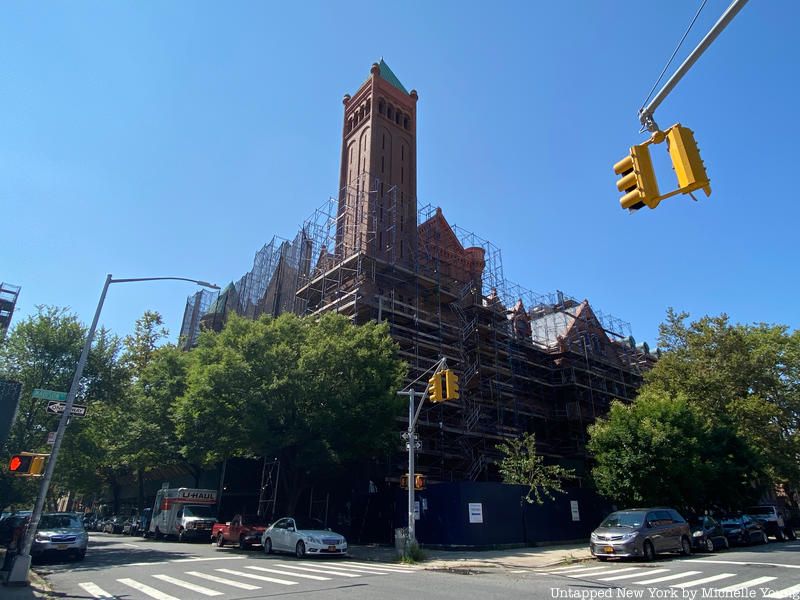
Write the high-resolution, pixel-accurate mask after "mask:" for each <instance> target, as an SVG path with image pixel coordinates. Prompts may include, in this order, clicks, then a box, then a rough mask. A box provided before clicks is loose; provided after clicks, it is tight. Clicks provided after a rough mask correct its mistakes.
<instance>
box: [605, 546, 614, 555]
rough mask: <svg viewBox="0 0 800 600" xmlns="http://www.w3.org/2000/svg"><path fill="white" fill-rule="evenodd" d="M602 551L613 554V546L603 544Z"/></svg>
mask: <svg viewBox="0 0 800 600" xmlns="http://www.w3.org/2000/svg"><path fill="white" fill-rule="evenodd" d="M603 552H605V553H606V554H614V546H603Z"/></svg>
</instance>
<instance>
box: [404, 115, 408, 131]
mask: <svg viewBox="0 0 800 600" xmlns="http://www.w3.org/2000/svg"><path fill="white" fill-rule="evenodd" d="M403 127H405V128H406V129H408V117H403Z"/></svg>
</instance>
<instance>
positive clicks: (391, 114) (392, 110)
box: [386, 104, 394, 119]
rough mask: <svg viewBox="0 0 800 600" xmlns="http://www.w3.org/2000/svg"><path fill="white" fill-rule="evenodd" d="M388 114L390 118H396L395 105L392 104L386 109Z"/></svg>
mask: <svg viewBox="0 0 800 600" xmlns="http://www.w3.org/2000/svg"><path fill="white" fill-rule="evenodd" d="M386 116H387V117H389V118H390V119H394V106H392V105H391V104H390V105H389V107H388V108H387V109H386Z"/></svg>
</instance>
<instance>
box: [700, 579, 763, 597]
mask: <svg viewBox="0 0 800 600" xmlns="http://www.w3.org/2000/svg"><path fill="white" fill-rule="evenodd" d="M773 579H777V577H756V578H755V579H751V580H750V581H743V582H742V583H737V584H735V585H729V586H728V587H724V588H720V589H718V590H714V591H715V592H722V593H723V594H730V593H731V592H738V591H739V590H746V589H747V588H750V587H755V586H757V585H761V584H762V583H767V582H768V581H772V580H773Z"/></svg>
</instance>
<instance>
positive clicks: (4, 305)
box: [0, 282, 22, 342]
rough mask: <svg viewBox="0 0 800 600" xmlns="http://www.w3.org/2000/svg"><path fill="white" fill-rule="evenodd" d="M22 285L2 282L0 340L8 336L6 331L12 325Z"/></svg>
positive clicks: (0, 288)
mask: <svg viewBox="0 0 800 600" xmlns="http://www.w3.org/2000/svg"><path fill="white" fill-rule="evenodd" d="M20 289H22V288H20V286H18V285H11V284H10V283H5V282H1V283H0V342H2V341H3V340H4V339H5V337H6V332H7V331H8V328H9V327H10V326H11V317H12V316H14V308H16V306H17V298H19V291H20Z"/></svg>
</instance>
